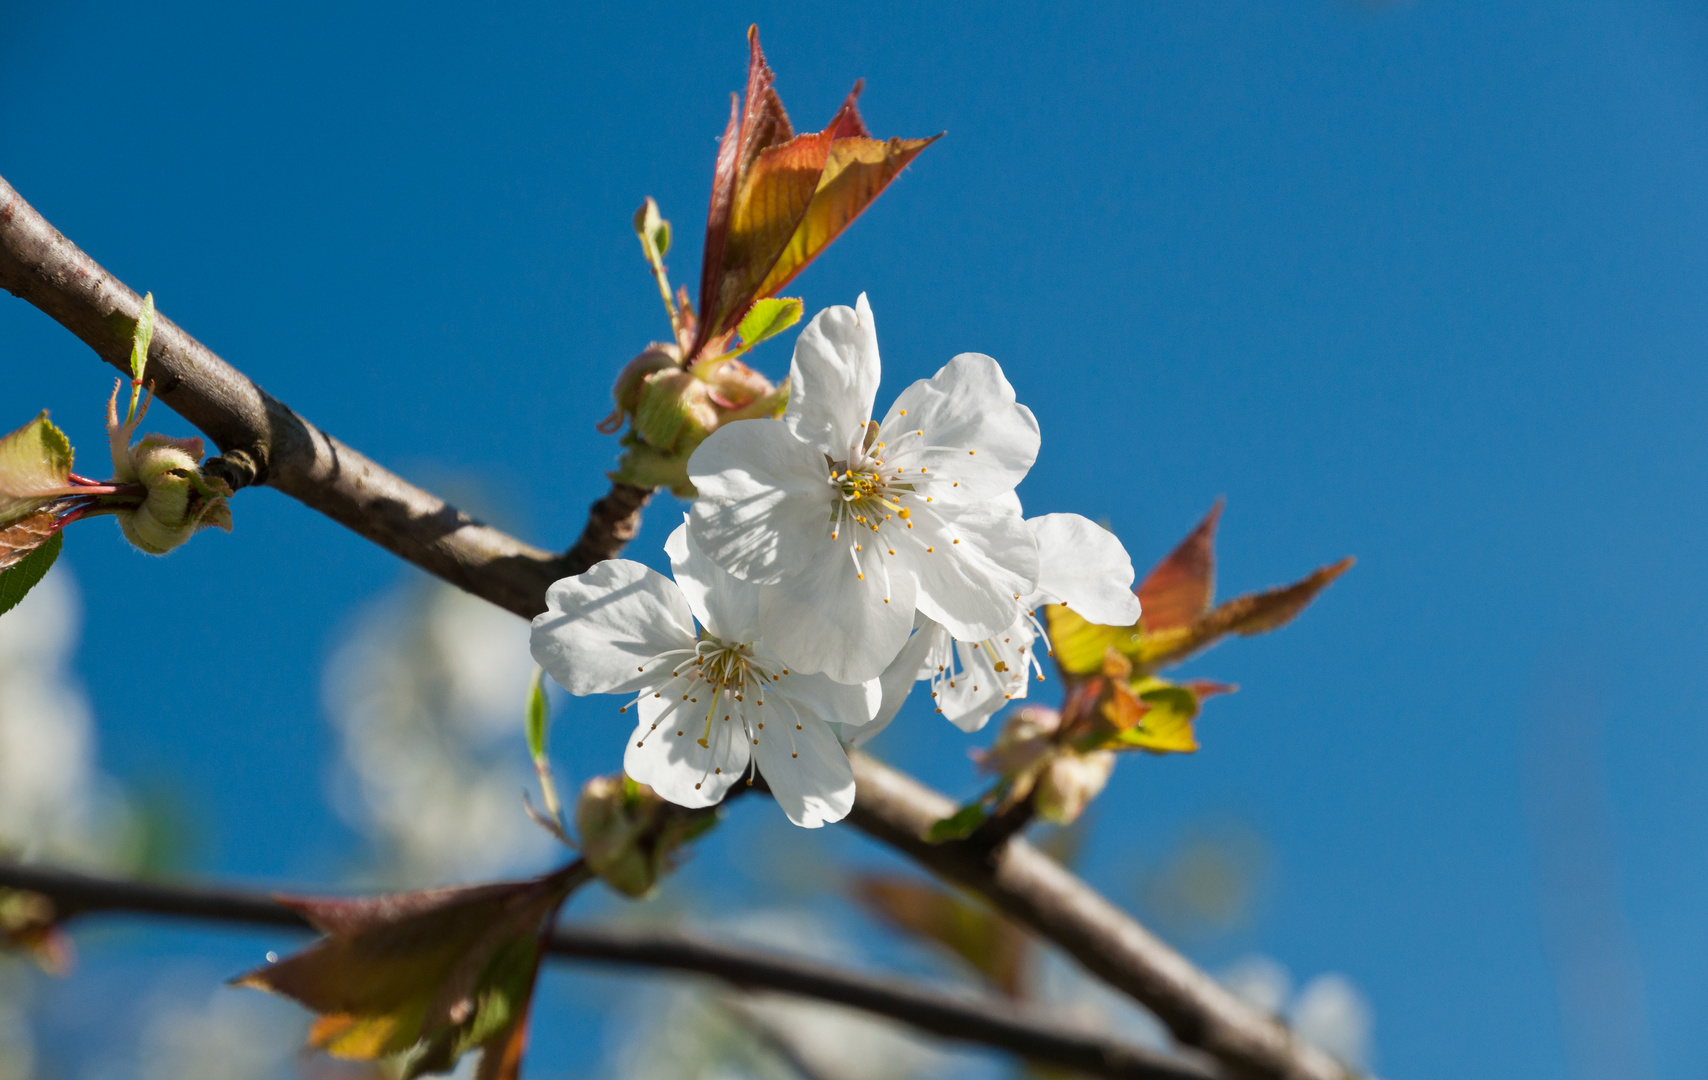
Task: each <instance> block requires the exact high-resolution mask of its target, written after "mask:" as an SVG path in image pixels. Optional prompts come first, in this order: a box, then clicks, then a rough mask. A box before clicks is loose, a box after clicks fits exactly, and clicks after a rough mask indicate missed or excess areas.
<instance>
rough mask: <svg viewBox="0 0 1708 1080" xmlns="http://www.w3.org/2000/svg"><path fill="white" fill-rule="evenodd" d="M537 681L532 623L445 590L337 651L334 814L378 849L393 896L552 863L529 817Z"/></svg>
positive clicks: (397, 602) (372, 611)
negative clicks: (531, 700) (532, 692)
mask: <svg viewBox="0 0 1708 1080" xmlns="http://www.w3.org/2000/svg"><path fill="white" fill-rule="evenodd" d="M532 671H533V661H532V660H531V659H530V658H529V656H528V624H527V623H525V622H523V621H522V620H520V619H518V618H516V617H515V616H514V615H512V614H510V613H509V612H506V611H501V610H500V609H498V608H496V607H494V606H492V605H491V604H489V603H487V602H486V601H484V600H480V599H477V598H475V597H473V596H470V595H469V594H467V593H465V592H462V591H461V590H459V589H455V588H453V587H451V586H449V585H445V584H443V583H441V582H438V581H419V580H417V581H412V582H411V583H409V584H408V585H406V586H404V587H401V588H400V589H398V590H396V591H395V592H394V593H392V594H391V595H389V596H387V597H385V598H383V599H381V600H380V601H379V602H377V603H375V604H374V605H373V606H372V607H371V608H369V609H368V610H367V611H366V612H365V613H364V614H362V615H361V616H360V617H359V618H358V619H357V621H356V623H355V625H354V626H353V627H352V628H351V630H350V632H349V633H348V634H347V635H346V636H345V638H344V640H343V641H342V642H341V643H340V644H339V645H338V646H337V648H336V650H335V651H334V654H333V656H332V658H331V660H330V662H329V663H328V666H327V673H326V682H325V688H326V706H327V711H328V712H329V713H330V714H331V717H332V721H333V724H334V725H335V726H336V728H337V730H338V734H339V737H340V740H341V742H342V749H343V754H342V760H341V761H340V763H339V766H338V770H337V775H336V777H335V780H334V792H333V794H334V803H335V805H336V806H337V808H338V810H339V812H340V813H341V814H342V815H343V816H344V817H345V818H346V819H347V820H348V821H349V822H350V823H351V824H352V825H354V826H355V827H356V828H358V829H360V830H361V831H362V832H364V833H366V834H367V835H368V836H369V837H370V838H371V839H372V840H373V842H374V844H375V845H376V847H377V848H378V849H379V852H380V855H381V859H382V866H381V868H380V869H379V871H378V874H377V876H379V877H381V878H383V879H384V880H385V881H386V882H387V883H388V884H395V885H424V884H436V883H441V882H448V881H453V880H469V879H473V878H478V877H489V876H496V875H500V874H504V873H508V872H512V871H515V870H516V869H518V868H519V867H523V866H527V865H530V864H533V863H537V862H539V861H541V860H542V859H543V858H544V857H545V856H546V854H547V853H548V852H549V850H550V848H551V846H552V841H551V840H550V838H548V837H547V836H546V834H545V833H544V832H543V831H541V830H540V829H539V828H537V827H536V826H535V825H533V824H532V823H531V822H529V821H528V819H527V817H526V816H525V815H524V814H523V812H522V806H521V793H522V791H523V789H524V788H525V787H526V786H527V785H528V783H529V782H530V778H531V777H532V768H531V766H530V765H529V763H528V756H527V752H526V749H525V747H524V744H523V740H522V707H523V702H524V701H525V700H526V695H527V689H528V679H529V676H530V675H531V674H532Z"/></svg>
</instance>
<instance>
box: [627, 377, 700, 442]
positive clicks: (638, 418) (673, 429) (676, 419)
mask: <svg viewBox="0 0 1708 1080" xmlns="http://www.w3.org/2000/svg"><path fill="white" fill-rule="evenodd" d="M634 424H635V433H636V434H637V435H639V436H640V437H641V438H642V439H643V440H644V441H645V442H646V443H647V444H648V445H649V446H653V447H656V448H658V449H660V450H664V451H668V452H671V453H675V454H681V455H683V456H686V455H687V454H689V453H692V452H693V449H694V447H696V446H699V445H700V442H701V441H702V440H703V439H705V437H706V436H707V435H710V434H711V433H712V430H713V429H714V428H716V427H717V426H718V407H717V405H716V404H715V403H714V402H713V401H712V388H711V387H710V386H709V385H707V384H706V383H704V382H702V381H701V380H699V379H697V378H695V377H694V375H693V373H692V372H688V371H681V370H676V371H660V372H658V373H657V374H655V375H652V376H649V377H648V378H647V380H646V382H645V384H644V385H643V386H642V387H641V391H640V403H639V404H638V405H637V406H636V408H635V411H634Z"/></svg>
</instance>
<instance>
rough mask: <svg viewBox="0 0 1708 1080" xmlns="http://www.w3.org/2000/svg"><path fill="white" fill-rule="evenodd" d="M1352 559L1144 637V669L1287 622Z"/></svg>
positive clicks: (1174, 661)
mask: <svg viewBox="0 0 1708 1080" xmlns="http://www.w3.org/2000/svg"><path fill="white" fill-rule="evenodd" d="M1354 561H1355V560H1354V559H1353V558H1352V557H1351V556H1348V557H1346V558H1344V559H1342V560H1340V561H1339V562H1337V563H1333V564H1330V565H1328V566H1325V567H1323V568H1322V569H1320V570H1317V571H1315V572H1314V573H1312V574H1310V575H1308V576H1307V577H1305V578H1302V579H1301V580H1299V581H1295V582H1294V583H1293V584H1291V585H1283V586H1281V587H1280V588H1276V589H1269V590H1266V591H1264V592H1260V593H1247V594H1246V595H1245V596H1240V597H1236V598H1234V599H1232V600H1229V601H1228V602H1227V603H1224V604H1219V605H1217V607H1216V608H1215V609H1214V610H1213V611H1211V612H1210V613H1209V614H1207V615H1205V616H1204V617H1203V618H1201V619H1199V620H1198V621H1197V622H1195V623H1193V624H1192V625H1191V626H1190V627H1187V628H1185V629H1181V630H1175V631H1171V632H1169V633H1167V634H1161V635H1158V636H1157V637H1156V638H1154V639H1147V640H1146V641H1145V642H1144V646H1143V651H1142V653H1141V659H1142V661H1143V663H1144V666H1145V668H1146V670H1151V671H1154V670H1156V669H1157V668H1158V667H1161V666H1163V665H1165V664H1177V663H1179V662H1180V661H1182V660H1184V659H1186V658H1187V657H1188V656H1191V655H1192V654H1193V653H1196V652H1201V651H1203V650H1204V649H1207V648H1209V647H1210V646H1211V645H1214V644H1215V643H1216V642H1218V641H1220V640H1222V638H1224V637H1226V636H1227V635H1229V634H1238V635H1239V636H1241V637H1254V636H1256V635H1258V634H1266V633H1268V632H1269V631H1271V630H1275V629H1278V628H1280V627H1282V626H1285V625H1287V623H1289V622H1291V621H1293V619H1294V618H1296V617H1297V616H1298V614H1299V612H1301V611H1303V610H1305V608H1306V607H1308V606H1309V605H1310V603H1311V601H1312V600H1315V599H1316V598H1317V594H1318V593H1320V592H1322V591H1323V590H1324V589H1326V588H1328V586H1329V584H1330V583H1331V582H1333V581H1334V579H1335V578H1337V577H1339V576H1340V575H1342V574H1344V573H1345V572H1346V571H1347V569H1348V568H1350V567H1351V566H1352V564H1353V562H1354Z"/></svg>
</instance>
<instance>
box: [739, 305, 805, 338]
mask: <svg viewBox="0 0 1708 1080" xmlns="http://www.w3.org/2000/svg"><path fill="white" fill-rule="evenodd" d="M804 310H805V306H804V305H803V304H802V303H801V301H800V299H799V298H798V297H793V296H770V297H766V298H765V299H763V300H755V301H754V302H753V306H752V307H751V308H748V309H747V314H746V315H743V316H742V318H741V323H740V325H739V326H738V327H737V329H736V332H737V333H739V334H740V335H741V341H742V344H743V346H744V347H745V348H746V349H751V348H753V346H755V345H757V344H759V343H760V342H761V341H764V340H765V339H766V338H769V337H775V336H777V335H778V334H781V333H782V332H783V331H785V330H787V329H788V328H789V327H791V326H793V325H795V324H796V323H798V322H800V321H801V314H802V312H803V311H804Z"/></svg>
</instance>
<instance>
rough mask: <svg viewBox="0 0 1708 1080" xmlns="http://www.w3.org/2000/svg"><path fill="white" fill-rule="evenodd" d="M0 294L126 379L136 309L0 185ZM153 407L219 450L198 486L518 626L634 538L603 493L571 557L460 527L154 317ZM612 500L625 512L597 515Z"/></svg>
mask: <svg viewBox="0 0 1708 1080" xmlns="http://www.w3.org/2000/svg"><path fill="white" fill-rule="evenodd" d="M0 287H3V288H5V289H6V290H8V291H9V292H11V293H13V294H14V295H16V296H20V297H22V298H24V299H25V300H28V301H29V302H30V303H32V304H34V305H35V306H36V307H38V308H40V309H41V310H42V311H44V312H46V313H47V314H48V315H49V316H51V317H52V318H53V319H54V321H56V322H58V323H59V324H60V325H61V326H64V327H65V328H66V329H67V330H70V331H71V332H72V333H73V334H76V335H77V336H78V337H79V338H81V339H82V340H83V342H84V343H85V344H87V345H88V346H89V347H90V348H91V349H94V350H95V352H96V353H97V354H98V355H99V356H100V357H101V359H103V360H105V361H106V362H107V363H109V364H111V365H112V366H113V367H115V368H118V369H119V370H120V371H121V372H123V373H124V374H125V375H126V376H129V375H130V349H131V332H132V330H133V328H134V327H135V324H136V319H137V317H138V316H139V314H140V313H141V311H142V298H141V297H140V296H138V295H137V294H136V293H135V292H134V291H133V290H131V289H130V288H129V287H128V286H126V285H125V284H124V283H123V282H122V281H119V280H118V279H117V278H115V277H113V275H111V274H109V273H108V272H107V271H106V270H104V269H102V267H101V266H100V265H99V264H98V263H96V262H95V260H94V259H92V258H90V257H89V256H88V255H87V254H85V253H84V252H83V251H81V250H80V249H79V248H78V247H77V245H76V244H73V243H72V242H71V241H70V240H67V239H66V238H65V237H64V236H63V235H62V234H60V232H59V231H58V230H56V229H55V228H54V227H53V226H52V225H50V224H48V222H47V220H46V219H44V218H43V217H42V216H41V215H40V214H39V213H37V212H36V210H35V208H34V207H32V206H30V204H29V203H27V202H25V201H24V199H23V197H22V196H21V195H19V194H18V193H17V191H15V190H14V189H13V188H12V186H11V185H10V184H8V183H7V182H6V181H5V179H4V178H0ZM148 373H149V378H150V380H151V381H152V382H153V383H154V384H155V391H156V396H158V397H159V398H160V400H162V401H164V402H165V403H166V404H167V405H170V406H171V407H172V408H173V409H174V410H176V411H177V412H178V414H179V415H181V416H182V417H184V419H186V420H188V421H189V422H190V423H192V424H194V425H195V426H196V427H198V428H200V429H201V430H202V432H203V433H204V434H206V435H207V436H208V437H209V438H210V439H212V440H213V441H214V444H215V445H217V446H218V447H219V448H220V451H221V453H220V456H219V457H217V458H214V459H212V460H211V461H210V462H209V463H208V466H207V470H206V471H207V473H208V475H210V476H215V477H218V478H219V479H221V480H224V481H225V482H226V483H228V484H230V485H231V487H232V488H233V490H236V489H238V488H242V487H246V486H248V485H250V484H260V483H265V484H268V485H270V486H272V487H275V488H278V489H279V490H280V491H283V492H285V493H286V494H287V495H290V496H292V497H294V498H296V499H299V500H301V501H302V502H304V503H306V504H307V505H309V506H311V507H313V508H314V509H316V510H319V511H320V512H321V513H323V514H325V515H327V516H328V517H330V518H332V519H333V520H334V521H337V522H339V523H340V524H342V525H344V526H346V527H348V528H350V529H351V530H353V531H355V532H356V533H358V534H360V535H362V536H365V537H367V538H368V539H370V540H372V541H374V542H375V543H377V544H379V545H380V546H381V547H383V548H386V549H387V550H388V551H391V552H393V553H394V554H396V555H398V556H400V557H402V558H404V559H407V560H408V561H410V562H412V563H415V564H416V565H417V566H420V567H421V568H423V569H425V570H427V571H429V572H430V573H433V574H437V575H438V576H439V577H442V578H444V579H445V580H446V581H449V582H450V583H451V584H453V585H457V586H459V587H461V588H463V589H466V590H468V591H469V592H471V593H474V594H475V595H477V596H481V597H485V598H486V599H488V600H490V601H492V602H493V603H495V604H497V605H499V606H500V607H504V608H508V609H509V610H511V611H514V612H515V613H516V614H518V615H521V616H523V617H524V618H530V617H532V616H534V615H536V614H538V613H539V612H541V611H543V610H545V591H546V586H548V585H550V584H551V583H552V582H553V581H555V580H557V579H558V578H560V577H564V576H565V575H567V574H574V573H580V572H581V571H582V570H585V569H587V568H588V567H589V566H591V565H592V564H593V562H595V561H597V560H598V559H599V558H609V557H610V555H609V554H608V553H609V552H612V551H615V550H617V549H620V548H621V546H622V543H621V540H617V541H616V543H615V546H613V544H612V542H611V541H610V540H608V539H606V538H605V537H604V536H603V535H602V534H601V533H600V532H599V531H598V528H596V527H595V526H599V527H606V528H609V529H610V530H612V531H613V533H614V534H617V533H622V532H624V531H625V530H626V535H625V536H623V537H622V539H626V538H627V536H632V535H633V532H634V526H635V520H636V517H637V515H638V511H639V506H640V504H641V503H644V502H645V498H644V493H643V497H642V498H640V499H639V500H638V501H637V500H636V499H635V497H634V496H633V494H632V492H631V491H626V490H621V489H622V488H623V487H624V485H618V487H617V488H613V490H612V492H611V494H610V495H608V496H606V498H605V499H602V500H600V502H599V503H597V504H595V513H594V515H593V518H592V519H591V521H590V526H589V527H590V535H586V536H583V537H582V539H581V541H580V542H579V543H577V545H576V551H575V553H574V554H573V555H569V556H559V555H553V554H552V553H551V552H548V551H542V550H540V549H539V548H536V547H532V546H530V545H528V544H524V543H522V542H521V541H519V540H517V539H515V538H514V537H511V536H509V535H506V534H505V533H503V532H500V531H499V530H497V529H493V528H490V527H488V526H486V525H483V524H481V523H480V522H478V521H476V520H474V519H473V518H471V517H469V516H468V515H467V514H464V513H463V512H462V511H460V510H458V509H457V508H456V507H454V506H451V505H450V504H449V503H447V502H445V501H444V500H443V499H440V498H439V497H438V496H436V495H433V494H431V493H430V492H427V491H424V490H422V489H421V488H418V487H416V486H415V485H413V484H411V483H409V482H408V481H407V480H404V479H403V478H402V477H400V476H398V475H396V474H395V473H392V472H390V471H389V470H387V469H386V468H384V467H383V466H381V465H379V464H378V463H376V462H374V461H372V460H370V459H369V458H367V457H365V456H364V455H362V454H361V453H359V452H357V451H355V450H352V449H351V448H350V447H348V446H346V445H344V444H343V443H342V442H339V441H338V440H337V439H335V438H333V437H332V436H331V435H328V434H326V433H325V432H323V431H321V430H320V429H319V428H317V427H315V426H314V425H313V424H311V423H309V422H308V421H307V420H305V419H303V418H302V417H301V416H298V415H297V414H296V413H295V412H293V411H292V410H291V409H290V408H289V407H288V406H286V405H285V404H284V403H283V402H281V401H279V400H278V399H277V398H274V397H273V396H271V395H270V394H268V393H267V392H266V391H265V390H262V389H261V388H260V387H259V386H257V385H256V384H255V383H254V382H253V381H252V380H250V379H249V378H248V377H247V376H246V375H244V374H243V373H242V372H240V371H238V370H237V369H236V368H234V367H232V366H231V365H230V364H228V363H226V362H225V361H224V360H222V359H220V357H219V356H217V355H215V353H214V352H213V350H211V349H209V348H208V347H207V346H205V345H203V344H202V343H201V342H199V341H197V340H196V339H195V338H193V337H191V336H190V335H189V334H188V333H186V332H185V331H184V330H183V329H182V328H180V327H179V326H178V324H176V323H174V322H173V321H172V320H171V319H168V318H167V317H166V316H164V315H157V316H156V317H155V324H154V338H153V341H152V343H151V344H150V346H149V350H148ZM611 500H616V502H617V503H618V504H619V509H620V508H621V507H627V511H626V512H616V513H601V512H599V509H598V508H599V507H601V506H604V505H605V504H606V503H608V502H610V501H611Z"/></svg>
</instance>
